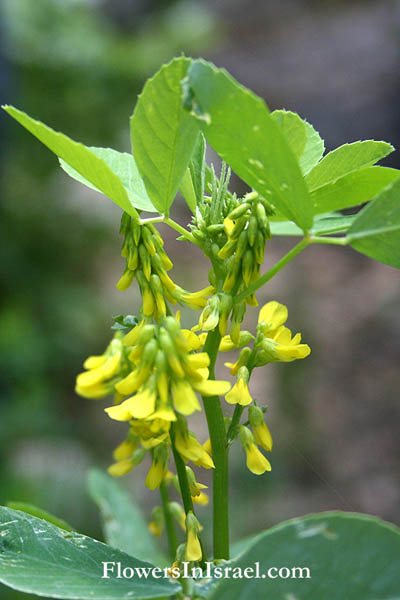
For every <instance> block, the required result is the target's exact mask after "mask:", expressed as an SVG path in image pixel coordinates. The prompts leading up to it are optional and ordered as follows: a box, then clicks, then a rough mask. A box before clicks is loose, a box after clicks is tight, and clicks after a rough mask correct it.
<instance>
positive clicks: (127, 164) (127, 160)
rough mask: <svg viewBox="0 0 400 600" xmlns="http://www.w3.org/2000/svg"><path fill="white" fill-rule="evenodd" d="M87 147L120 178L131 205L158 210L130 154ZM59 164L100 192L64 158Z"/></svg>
mask: <svg viewBox="0 0 400 600" xmlns="http://www.w3.org/2000/svg"><path fill="white" fill-rule="evenodd" d="M87 149H88V150H90V152H93V154H95V155H96V156H97V157H98V158H101V159H102V160H103V161H104V162H105V163H106V164H107V165H108V166H109V167H110V169H111V171H112V172H113V173H115V175H116V176H117V177H118V178H119V179H120V181H121V183H122V185H123V186H124V188H125V190H126V192H127V194H128V197H129V201H130V203H131V204H132V206H134V207H135V208H137V209H139V210H145V211H147V212H158V211H157V209H155V208H154V206H153V204H152V202H151V200H150V198H149V196H148V195H147V192H146V188H145V186H144V183H143V179H142V178H141V176H140V173H139V170H138V168H137V166H136V163H135V160H134V158H133V156H132V155H131V154H128V153H127V152H118V151H117V150H113V149H112V148H96V147H95V146H89V147H87ZM60 165H61V167H62V168H63V169H64V171H65V172H66V173H67V174H68V175H69V176H70V177H72V178H73V179H76V181H79V183H83V184H84V185H86V186H87V187H89V188H91V189H92V190H95V191H96V192H100V193H102V192H101V190H99V189H98V188H97V187H96V186H95V185H93V184H92V183H91V182H90V181H88V180H87V179H86V178H85V177H83V176H82V175H81V174H80V173H78V171H76V170H75V169H73V168H72V167H70V165H68V164H67V163H66V162H65V161H64V160H62V159H60Z"/></svg>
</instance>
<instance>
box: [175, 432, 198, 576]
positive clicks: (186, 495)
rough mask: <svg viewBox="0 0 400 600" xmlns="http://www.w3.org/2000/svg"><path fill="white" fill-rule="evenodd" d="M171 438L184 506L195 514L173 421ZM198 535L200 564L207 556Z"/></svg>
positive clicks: (186, 510) (187, 510) (186, 511)
mask: <svg viewBox="0 0 400 600" xmlns="http://www.w3.org/2000/svg"><path fill="white" fill-rule="evenodd" d="M170 438H171V448H172V454H173V455H174V461H175V466H176V474H177V475H178V481H179V488H180V490H181V496H182V502H183V508H184V509H185V513H186V514H188V512H189V511H192V513H193V514H194V515H195V514H196V513H195V510H194V507H193V500H192V496H191V494H190V488H189V482H188V478H187V474H186V467H185V463H184V462H183V460H182V457H181V455H180V454H179V452H178V450H177V449H176V446H175V424H174V423H171V429H170ZM197 537H198V538H199V542H200V546H201V552H202V560H201V561H200V564H201V565H202V564H203V563H204V562H207V557H206V554H205V552H204V546H203V543H202V541H201V539H200V535H198V536H197Z"/></svg>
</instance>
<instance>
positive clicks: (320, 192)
mask: <svg viewBox="0 0 400 600" xmlns="http://www.w3.org/2000/svg"><path fill="white" fill-rule="evenodd" d="M398 177H400V171H398V170H397V169H389V168H388V167H366V168H364V169H359V170H358V171H355V172H353V173H348V174H347V175H345V176H344V177H341V178H340V179H338V180H337V181H334V182H330V183H327V184H326V185H324V186H322V187H320V188H318V189H316V190H314V191H313V192H311V194H310V196H311V203H312V208H313V212H314V215H318V214H321V213H326V212H330V211H335V210H343V209H345V208H351V207H352V206H358V205H360V204H363V203H364V202H369V201H370V200H372V198H374V197H375V196H376V195H377V194H379V193H380V192H381V191H382V190H383V189H384V188H385V187H386V186H388V185H390V184H391V183H393V181H395V180H396V179H397V178H398Z"/></svg>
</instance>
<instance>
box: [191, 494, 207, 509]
mask: <svg viewBox="0 0 400 600" xmlns="http://www.w3.org/2000/svg"><path fill="white" fill-rule="evenodd" d="M192 500H193V502H195V503H196V504H200V505H202V506H206V505H207V504H208V503H209V497H208V496H207V494H205V493H204V492H200V494H198V495H197V496H192Z"/></svg>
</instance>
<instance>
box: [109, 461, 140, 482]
mask: <svg viewBox="0 0 400 600" xmlns="http://www.w3.org/2000/svg"><path fill="white" fill-rule="evenodd" d="M133 467H134V463H133V461H132V460H131V459H130V458H128V459H126V460H121V461H119V462H116V463H114V464H113V465H110V466H109V467H108V469H107V471H108V472H109V474H110V475H112V476H113V477H122V476H123V475H126V474H127V473H129V471H131V470H132V469H133Z"/></svg>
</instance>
